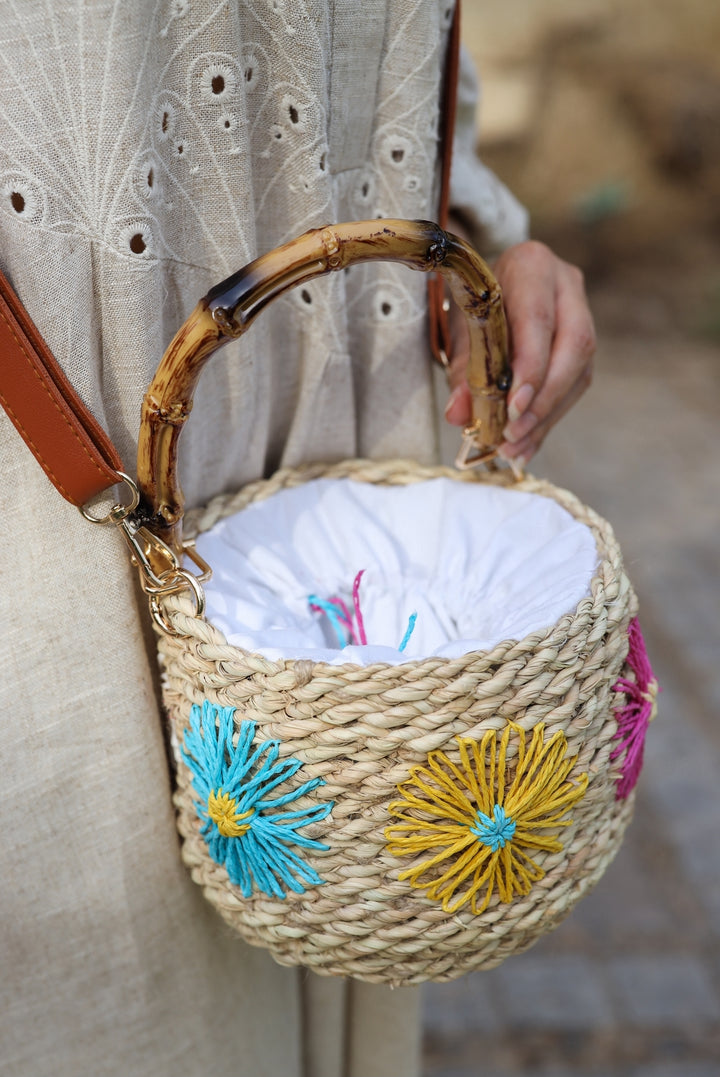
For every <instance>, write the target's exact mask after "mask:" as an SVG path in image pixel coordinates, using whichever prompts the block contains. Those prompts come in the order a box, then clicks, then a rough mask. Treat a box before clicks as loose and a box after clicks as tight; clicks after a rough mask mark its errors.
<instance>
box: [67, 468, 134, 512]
mask: <svg viewBox="0 0 720 1077" xmlns="http://www.w3.org/2000/svg"><path fill="white" fill-rule="evenodd" d="M117 476H118V485H119V484H120V483H123V484H124V485H125V486H127V488H128V489H129V491H130V504H129V505H123V504H121V503H120V502H118V504H116V505H113V507H112V508H111V509H110V510H109V511H108V513H107V515H105V516H93V515H92V513H90V512H88V510H87V507H86V505H80V514H81V516H82V517H83V518H84V519H85V520H87V521H88V522H89V523H91V524H116V523H118V522H119V521H120V520H124V519H125V517H126V516H129V515H130V513H132V512H135V509H136V508H137V507H138V505H139V504H140V491H139V490H138V488H137V484H136V483H135V482H134V480H133V479H131V478H130V476H129V475H126V474H125V472H124V471H118V473H117ZM99 496H100V495H99ZM95 500H96V499H95V498H93V499H92V501H95ZM91 503H92V502H90V501H89V502H88V503H87V504H91Z"/></svg>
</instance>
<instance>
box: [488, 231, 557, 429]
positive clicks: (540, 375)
mask: <svg viewBox="0 0 720 1077" xmlns="http://www.w3.org/2000/svg"><path fill="white" fill-rule="evenodd" d="M515 251H516V252H517V254H512V255H510V254H508V257H507V258H506V259H503V257H501V258H500V259H499V261H498V263H497V267H496V269H497V275H498V280H499V281H500V284H501V287H502V289H503V295H504V298H505V310H506V314H507V320H508V329H509V333H510V345H511V348H510V352H511V356H512V368H513V387H512V389H511V391H510V396H509V399H508V418H509V420H510V422H511V423H513V422H516V421H517V420H518V419H519V418H520V416H521V415H524V414H525V412H527V410H528V409H529V407H530V405H531V404H532V403H533V401H534V398H535V396H536V394H537V393H538V392H539V390H540V388H541V386H542V385H543V383H544V382H545V378H546V375H547V369H548V363H549V360H550V353H551V349H552V342H553V337H554V333H555V317H556V284H555V278H556V273H555V272H554V270H555V264H556V259H555V257H554V255H553V254H552V253H551V252H550V251H549V249H548V248H547V247H545V245H544V244H542V243H534V242H531V243H524V244H523V245H522V252H520V250H519V248H515ZM520 254H522V256H520Z"/></svg>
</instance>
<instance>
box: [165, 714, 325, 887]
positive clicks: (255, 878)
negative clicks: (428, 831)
mask: <svg viewBox="0 0 720 1077" xmlns="http://www.w3.org/2000/svg"><path fill="white" fill-rule="evenodd" d="M234 716H235V708H234V707H219V706H216V705H215V704H213V703H210V702H209V701H208V700H205V701H204V702H203V705H202V708H200V707H198V706H197V705H195V706H193V707H192V709H191V711H190V728H189V729H187V730H186V731H185V736H184V748H183V750H182V757H183V759H184V760H185V763H186V764H187V766H188V767H189V768H190V770H191V772H192V774H193V780H192V784H193V788H194V790H195V792H196V793H197V799H196V801H195V804H196V809H197V814H198V818H199V819H200V822H201V828H200V832H201V834H202V836H203V838H204V839H205V842H206V844H207V847H208V850H209V852H210V855H211V857H212V858H213V860H214V861H215V863H217V864H222V865H224V866H225V869H226V871H227V873H228V878H229V879H230V882H231V883H233V885H235V886H238V887H239V888H240V890H241V892H242V895H243V897H246V898H249V897H250V896H251V894H252V893H253V891H255V890H261V891H262V892H263V893H265V894H268V895H269V896H270V897H276V898H285V897H286V895H287V891H288V890H292V891H293V892H294V893H296V894H303V893H304V892H305V887H306V886H317V885H319V884H321V883H322V881H323V880H322V879H321V878H320V876H319V875H318V874H317V872H316V871H315V870H314V869H313V868H311V867H310V865H309V864H308V863H307V862H306V861H305V860H304V859H303V858H302V857H301V856H300V855H299V854H298V853H297V852H296V851H295V849H294V848H293V846H295V847H297V848H300V849H318V850H325V849H327V848H328V846H327V845H323V843H322V842H319V841H316V840H315V839H313V838H308V837H306V836H305V835H303V834H299V833H298V831H299V830H300V829H301V828H303V827H306V826H308V825H309V824H311V823H318V822H320V821H321V820H323V819H325V818H326V817H327V815H328V814H329V813H330V811H331V810H332V807H333V804H332V803H328V802H325V803H318V804H315V805H313V806H311V807H306V808H300V809H298V810H295V811H283V810H281V809H283V808H285V807H286V806H287V805H289V804H291V803H292V802H293V801H297V800H299V799H300V798H301V797H304V796H306V795H307V794H308V793H311V792H313V790H315V789H317V788H318V786H320V785H324V784H325V783H324V781H323V780H322V778H311V779H310V780H309V781H306V782H303V783H302V784H300V785H295V786H293V787H292V788H291V789H290V790H289V791H288V792H285V793H284V794H282V795H281V796H273V795H271V794H272V793H273V790H275V789H277V788H278V786H281V785H286V783H288V782H291V780H292V779H293V778H294V777H295V775H296V774H297V772H298V770H299V769H300V767H301V766H302V763H301V761H300V760H299V759H292V758H289V759H288V758H286V759H280V758H279V756H280V742H279V741H276V740H268V741H264V742H263V743H261V744H259V745H254V744H253V741H254V739H255V730H256V725H255V722H251V721H243V722H241V723H240V726H239V729H237V730H236V727H235V723H234Z"/></svg>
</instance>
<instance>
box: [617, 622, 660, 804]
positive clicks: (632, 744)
mask: <svg viewBox="0 0 720 1077" xmlns="http://www.w3.org/2000/svg"><path fill="white" fill-rule="evenodd" d="M628 637H629V641H630V646H629V649H628V654H627V658H626V664H627V665H628V666H629V667H630V670H631V672H632V673H633V674H634V677H635V679H634V680H630V679H629V678H627V677H620V679H619V680H618V681H617V682H616V683H615V684H614V685H613V692H621V693H622V694H623V695H624V696H625V705H624V706H623V707H620V708H619V709H618V710H616V711H615V718H616V721H617V726H618V728H617V733H616V734H615V740H617V741H618V745H617V747H616V748H614V749H613V751H612V752H611V754H610V760H611V762H614V761H615V760H616V759H620V758H621V757H622V763H621V764H620V780H619V782H618V784H617V790H616V793H615V797H616V799H617V800H625V799H626V798H627V797H629V796H630V794H631V793H632V791H633V789H634V788H635V786H636V784H637V780H638V778H639V777H640V771H641V769H642V764H643V753H644V750H645V734H646V733H647V728H648V726H649V724H650V722H652V720H653V718H654V717H655V715H656V713H657V696H658V690H659V689H658V682H657V679H656V678H655V675H654V673H653V670H652V666H651V665H650V659H649V658H648V654H647V651H646V649H645V640H644V639H643V634H642V632H641V631H640V624H639V622H638V619H637V617H634V618H633V619H632V621H631V622H630V626H629V629H628Z"/></svg>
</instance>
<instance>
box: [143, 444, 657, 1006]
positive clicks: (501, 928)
mask: <svg viewBox="0 0 720 1077" xmlns="http://www.w3.org/2000/svg"><path fill="white" fill-rule="evenodd" d="M439 476H446V477H452V478H455V479H457V480H458V481H476V479H475V478H474V477H472V476H468V475H467V474H462V475H461V474H459V473H458V472H455V471H453V470H450V469H444V468H420V467H417V466H416V465H412V464H408V463H407V462H402V461H392V462H388V463H382V464H379V463H375V462H369V461H353V462H350V463H347V464H339V465H335V466H324V467H320V466H318V467H306V468H303V469H299V470H297V471H284V472H279V473H278V474H277V475H276V476H274V477H273V478H272V479H270V480H267V481H265V482H259V483H255V484H253V485H252V486H249V487H246V488H245V489H244V490H243V491H242V492H241V493H240V494H238V495H235V496H233V497H226V498H219V499H216V501H214V502H213V503H212V504H211V505H210V506H209V507H208V508H207V509H206V510H203V511H202V512H195V513H194V514H192V515H191V517H190V519H189V520H188V525H189V530H191V531H192V530H193V529H195V530H197V531H204V530H206V529H207V528H209V527H210V526H212V525H213V523H215V522H216V521H217V520H218V519H221V518H223V517H224V516H227V515H231V514H232V513H235V512H238V511H240V509H242V508H243V507H244V506H245V505H247V504H249V503H250V502H251V501H255V500H259V499H261V498H264V497H269V496H271V495H272V494H273V493H274V492H276V491H277V490H279V489H282V488H284V487H288V486H294V485H298V484H300V483H303V482H307V481H309V480H310V479H314V478H319V477H331V478H341V477H348V478H352V479H354V480H357V481H362V482H376V483H385V484H390V485H400V484H406V483H410V482H417V481H423V480H427V479H431V478H436V477H439ZM484 481H493V482H499V481H502V480H501V479H499V478H496V477H491V478H489V479H485V480H484ZM515 488H516V489H519V490H522V491H527V492H531V493H536V494H540V495H542V496H545V497H550V498H553V499H554V500H556V501H557V502H558V503H559V504H560V505H562V506H563V508H565V509H566V510H567V511H568V512H569V513H570V514H571V515H572V516H574V517H575V518H576V519H578V520H579V521H581V522H582V523H584V524H586V525H587V526H588V527H589V528H590V530H591V531H592V533H593V536H594V538H595V541H596V544H597V548H598V554H599V563H598V568H597V570H596V573H595V576H594V578H593V581H592V586H591V596H590V597H588V598H587V599H584V600H583V601H582V602H581V603H580V604H579V606H578V608H577V609H576V610H575V611H574V612H572V613H569V614H567V615H566V616H564V617H563V618H561V619H560V621H558V623H557V624H555V625H554V626H553V627H552V628H551V629H549V630H548V631H544V632H536V633H533V634H532V635H530V636H527V637H526V638H525V639H523V640H520V641H506V642H503V643H500V644H498V645H497V646H496V647H494V648H493V649H492V650H490V651H487V652H473V653H469V654H465V655H462V656H461V657H459V658H453V659H446V658H437V657H433V658H428V659H424V660H419V661H417V660H416V661H408V662H407V663H404V664H402V665H395V666H390V665H382V664H377V665H373V666H368V667H359V666H352V665H346V666H330V665H327V664H323V663H311V662H307V661H282V662H274V661H269V660H267V659H265V658H263V657H261V656H259V655H256V654H248V653H246V652H244V651H241V650H240V649H239V648H237V647H233V646H231V645H229V644H228V643H227V641H226V640H225V638H224V637H223V636H222V634H221V633H220V632H219V631H217V630H216V629H215V628H214V627H213V626H212V625H211V624H208V623H206V622H204V621H199V620H197V619H196V618H194V617H193V616H192V612H191V610H190V607H189V605H187V603H186V602H184V601H183V600H182V599H180V598H178V599H174V600H173V604H172V606H171V607H169V608H170V609H172V611H173V612H172V616H173V618H174V621H175V624H176V625H177V626H178V628H180V629H181V630H182V631H183V632H185V633H187V636H186V637H185V638H171V637H167V636H161V638H160V654H161V661H162V665H163V669H164V692H165V703H166V707H167V710H168V713H169V715H170V720H171V723H172V727H173V734H174V738H175V740H176V742H177V743H180V742H181V741H182V738H183V734H184V731H185V730H186V729H187V727H188V724H189V715H190V710H191V707H192V706H193V704H198V705H200V704H201V703H202V702H203V700H209V701H210V702H211V703H214V704H217V705H220V706H223V707H229V706H232V707H235V708H237V710H236V716H235V721H236V724H237V726H238V727H239V724H240V722H242V721H243V720H247V719H251V720H252V721H254V722H255V723H256V724H257V729H258V735H259V739H260V740H268V739H277V740H279V741H280V744H281V747H280V757H281V758H285V757H288V756H292V757H294V758H295V759H299V760H301V761H302V764H303V771H302V773H303V780H306V779H311V778H315V777H319V778H322V779H323V780H324V782H325V783H326V784H325V785H324V786H323V787H322V795H323V800H327V801H331V800H332V801H334V807H333V810H332V814H331V815H330V816H329V817H328V818H327V819H326V820H325V821H324V822H322V823H315V822H313V823H312V824H311V825H310V826H308V827H307V830H306V833H307V835H308V837H310V838H316V839H318V840H320V841H322V842H324V843H325V844H326V845H327V846H328V849H327V850H326V851H313V853H312V854H309V855H308V856H307V860H308V863H310V864H311V865H312V867H313V869H314V870H315V871H316V872H317V873H318V875H319V876H320V877H321V878H322V879H323V880H324V881H323V885H321V886H311V887H309V888H308V889H307V890H306V891H305V893H302V894H298V893H288V894H287V896H286V897H285V898H284V899H282V900H280V899H278V898H273V897H269V896H267V895H266V894H263V893H257V892H255V893H253V894H252V896H251V897H249V898H244V897H243V896H242V895H241V893H240V891H239V890H238V888H236V887H233V886H232V885H231V884H230V883H229V881H228V877H227V872H226V870H225V868H224V867H223V866H221V865H219V864H216V863H215V862H213V860H212V859H211V858H210V856H209V854H208V849H207V845H206V843H205V840H204V838H203V837H202V835H201V833H200V822H199V819H198V816H197V813H196V809H195V804H194V799H196V797H195V798H194V796H193V789H192V786H191V784H190V783H191V778H192V775H191V774H190V772H189V770H188V767H187V765H186V764H185V763H184V762H183V760H182V758H180V757H178V774H177V792H176V798H175V800H176V806H177V810H178V826H179V830H180V832H181V835H182V837H183V839H184V843H183V858H184V860H185V862H186V863H187V865H188V866H189V867H190V869H191V871H192V874H193V878H194V879H195V881H196V882H198V883H199V884H200V885H201V886H202V887H203V888H204V891H205V894H206V896H207V897H208V899H209V900H210V901H211V902H212V903H213V904H214V905H215V906H216V907H217V909H218V911H219V912H220V913H221V915H222V916H223V917H224V918H225V920H226V921H227V922H228V923H229V924H231V926H232V927H233V928H234V929H235V930H236V931H237V932H238V933H239V934H240V935H241V936H243V937H244V938H245V939H246V940H247V941H248V942H250V943H252V944H254V945H261V946H265V947H267V948H268V949H269V950H270V951H271V953H272V954H273V956H274V957H275V958H276V960H277V961H279V962H280V963H281V964H287V965H296V964H300V965H305V966H308V967H311V968H312V969H313V970H314V971H315V972H318V973H322V974H327V975H349V976H354V977H356V978H359V979H362V980H365V981H368V982H372V983H380V982H384V983H392V984H397V985H400V984H413V983H420V982H422V981H425V980H430V979H432V980H436V981H442V980H451V979H454V978H455V977H457V976H459V975H461V974H463V973H466V972H469V971H471V970H474V969H480V968H491V967H493V966H495V965H497V964H499V963H500V962H501V961H503V960H504V959H505V958H506V957H508V956H509V955H511V954H513V953H518V952H520V951H522V950H523V949H526V948H527V947H528V946H530V945H531V944H532V943H533V942H534V941H535V940H536V939H537V938H538V937H539V936H540V935H542V934H543V933H544V932H546V931H547V930H549V929H551V928H552V927H554V926H556V925H557V924H558V923H559V922H560V921H561V920H562V919H563V918H564V917H565V916H566V915H567V913H568V912H569V911H570V909H571V908H572V907H573V905H574V904H575V903H576V901H577V900H578V899H579V898H580V897H581V896H582V895H583V894H584V893H586V892H587V891H588V890H589V889H590V888H591V887H592V886H593V885H594V884H595V883H596V882H597V880H598V879H599V878H600V876H601V874H602V872H603V871H604V869H605V867H606V866H607V864H608V863H609V861H610V860H611V859H612V857H613V856H614V855H615V853H616V852H617V850H618V847H619V845H620V842H621V840H622V836H623V832H624V830H625V827H626V826H627V824H628V822H629V819H630V816H631V813H632V805H633V798H632V796H631V797H629V798H628V799H626V800H618V799H617V798H616V787H617V780H618V773H619V772H618V765H617V763H613V762H611V759H610V755H611V752H612V750H613V746H614V745H613V738H614V737H615V735H616V732H617V725H616V722H615V719H614V715H613V704H614V702H615V700H614V697H613V694H612V686H613V684H614V683H615V682H616V681H617V679H618V677H619V676H621V674H622V673H623V669H624V662H625V658H626V655H627V650H628V635H627V632H628V624H629V621H630V618H631V617H632V616H633V615H634V614H635V612H636V599H635V595H634V593H633V591H632V588H631V586H630V584H629V581H628V579H627V577H626V576H625V573H624V570H623V566H622V559H621V555H620V551H619V549H618V546H617V543H616V541H615V538H614V536H613V533H612V530H611V528H610V527H609V525H608V524H607V523H606V522H605V521H604V520H602V519H601V518H600V517H598V516H597V515H596V514H595V513H593V512H592V511H591V510H590V509H587V508H586V507H585V506H583V505H582V504H581V503H580V502H579V501H578V500H577V499H576V498H575V497H573V495H571V494H569V493H567V492H565V491H561V490H558V489H557V488H555V487H553V486H551V485H550V484H548V483H545V482H540V481H537V480H534V479H529V478H528V479H526V480H524V481H523V482H522V483H519V484H518V485H517V486H516V487H515ZM509 722H512V723H515V724H516V725H517V726H519V727H520V728H521V730H525V731H527V732H528V733H530V732H531V731H532V730H533V729H534V728H535V727H536V725H537V724H538V723H543V724H544V729H545V735H546V737H547V738H550V737H552V736H553V734H555V733H557V732H558V731H561V732H562V733H563V734H564V736H565V737H566V738H567V756H568V757H574V756H577V762H576V764H575V766H574V768H573V774H576V775H581V774H587V776H588V787H587V791H586V793H585V795H584V796H583V797H582V799H581V800H579V802H578V803H576V804H575V805H574V806H573V808H572V812H571V813H570V818H571V819H572V822H571V824H570V825H569V826H567V827H565V828H564V829H563V831H562V833H561V835H560V837H561V841H562V850H561V851H560V852H545V851H540V852H538V853H537V855H536V856H535V861H536V863H537V864H538V865H539V867H541V868H542V870H543V872H544V875H543V877H542V878H541V879H540V880H539V881H537V882H535V883H534V884H533V886H532V887H531V889H530V891H529V893H528V894H527V895H525V896H516V897H515V898H514V900H512V901H510V902H508V903H502V902H500V901H499V899H498V896H497V894H495V895H494V897H493V898H492V899H491V901H490V903H489V905H488V907H487V909H486V910H485V911H484V912H482V913H480V914H478V915H475V914H473V913H472V912H471V911H470V909H469V906H466V907H464V908H461V909H459V910H458V911H456V912H453V913H448V912H445V911H444V910H443V908H442V907H441V905H440V903H438V902H437V901H432V900H430V899H429V898H428V897H426V896H425V894H424V892H423V891H421V890H419V889H413V888H411V886H410V885H409V884H408V883H407V882H404V881H401V880H400V879H399V877H398V876H399V874H400V873H401V872H402V871H403V869H405V868H407V867H408V863H404V862H403V860H402V859H401V858H398V857H397V856H394V855H392V854H391V853H390V852H389V851H388V848H387V845H388V842H387V838H386V834H385V831H386V828H387V827H388V825H389V824H391V822H392V819H391V817H390V813H389V811H388V806H389V804H390V803H391V802H392V801H393V800H395V799H396V798H397V796H398V786H399V785H400V784H401V783H403V782H406V781H407V780H408V777H409V774H410V770H411V768H412V767H413V766H417V765H424V764H425V763H426V762H427V758H428V753H429V752H432V751H433V750H435V749H441V750H442V751H443V752H444V753H445V754H446V755H447V757H448V758H449V759H450V760H452V761H454V762H455V763H457V762H458V760H459V753H458V746H457V738H458V737H464V738H470V739H473V740H475V741H480V740H481V739H482V737H483V735H484V734H485V733H486V732H487V731H488V730H497V731H498V732H501V731H502V730H504V729H506V728H507V726H508V723H509ZM513 753H515V755H516V754H517V749H516V747H513V742H512V741H511V747H510V749H509V751H508V767H509V768H510V769H512V767H513V765H514V763H513ZM283 789H284V787H282V786H281V787H280V789H279V791H278V792H279V793H282V792H283ZM312 802H313V798H312V797H311V796H306V797H302V798H300V800H299V801H298V802H297V806H298V807H299V808H302V807H303V806H305V805H310V804H311V803H312Z"/></svg>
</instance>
